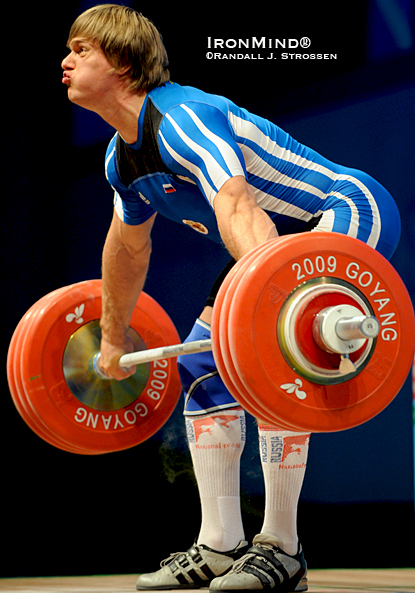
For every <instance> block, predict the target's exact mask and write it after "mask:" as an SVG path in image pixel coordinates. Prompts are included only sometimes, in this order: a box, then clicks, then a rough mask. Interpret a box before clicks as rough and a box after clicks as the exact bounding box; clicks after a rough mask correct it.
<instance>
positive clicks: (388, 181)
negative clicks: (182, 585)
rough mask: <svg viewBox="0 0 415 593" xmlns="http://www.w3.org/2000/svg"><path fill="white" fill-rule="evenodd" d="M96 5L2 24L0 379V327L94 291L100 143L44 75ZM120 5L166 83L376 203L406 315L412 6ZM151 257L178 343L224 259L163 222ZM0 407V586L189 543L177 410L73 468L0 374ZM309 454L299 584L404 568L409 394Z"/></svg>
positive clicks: (145, 560)
mask: <svg viewBox="0 0 415 593" xmlns="http://www.w3.org/2000/svg"><path fill="white" fill-rule="evenodd" d="M93 4H94V2H80V3H78V2H66V3H65V4H57V3H48V2H44V3H39V4H36V3H31V4H26V5H25V6H24V9H23V8H22V7H20V6H18V5H16V7H15V8H14V7H12V8H11V15H12V17H13V18H9V17H8V18H7V19H6V20H7V21H8V22H7V23H4V28H5V39H4V45H3V79H2V80H3V85H2V95H3V97H4V102H3V154H2V171H3V173H2V182H3V183H2V196H3V203H4V205H5V209H4V210H3V232H2V236H3V239H4V245H3V255H2V265H3V274H2V278H3V290H2V293H3V299H2V304H1V308H2V323H3V327H4V332H3V336H4V338H3V346H4V358H3V360H4V361H5V360H6V355H7V348H8V344H9V341H10V339H11V336H12V333H13V330H14V328H15V326H16V325H17V323H18V321H19V320H20V318H21V317H22V316H23V314H24V313H25V312H26V311H27V309H28V308H29V307H30V306H31V305H32V304H33V303H34V302H35V301H37V300H38V299H39V298H40V297H42V296H43V295H44V294H46V293H48V292H50V291H52V290H54V289H56V288H58V287H60V286H65V285H67V284H70V283H73V282H79V281H81V280H86V279H89V278H98V277H100V260H101V250H102V245H103V242H104V239H105V235H106V232H107V229H108V226H109V222H110V219H111V215H112V191H111V188H110V187H109V185H108V184H107V182H106V180H105V177H104V156H105V148H106V143H107V142H108V140H109V139H110V137H111V136H112V134H113V130H111V129H110V128H109V127H108V126H106V125H105V124H104V123H102V122H101V121H100V120H99V118H98V117H96V116H95V115H94V114H91V113H88V112H84V111H82V110H80V109H78V108H76V107H74V106H72V105H71V104H70V103H69V102H68V100H67V98H66V89H65V87H63V86H62V84H61V69H60V62H61V60H62V59H63V57H64V56H65V55H66V48H65V44H66V38H67V33H68V31H69V28H70V25H71V24H72V22H73V20H74V19H75V18H76V16H77V15H78V14H79V13H80V12H82V11H83V10H84V9H86V8H88V7H89V6H92V5H93ZM126 4H129V5H131V6H134V7H135V8H137V9H138V10H140V11H141V12H143V14H145V15H146V16H148V17H149V18H150V19H152V20H153V21H154V22H155V23H156V24H157V26H158V27H159V29H160V31H161V32H162V34H163V38H164V40H165V44H166V47H167V50H168V53H169V58H170V63H171V75H172V79H173V80H174V81H176V82H179V83H181V84H189V85H193V86H199V87H201V88H203V89H204V90H206V91H209V92H214V93H218V94H222V95H225V96H228V97H229V98H230V99H232V100H233V101H235V102H236V103H237V104H239V105H240V106H242V107H246V108H247V109H250V110H252V111H254V112H256V113H258V114H260V115H262V116H264V117H267V118H269V119H271V120H273V121H275V122H276V123H278V124H279V125H280V126H281V127H283V128H284V129H285V130H287V131H288V132H290V133H291V134H292V135H293V136H294V137H295V138H296V139H297V140H299V141H301V142H303V143H305V144H307V145H310V146H312V147H313V148H315V149H317V150H318V151H320V152H321V153H322V154H323V155H324V156H326V157H328V158H329V159H331V160H333V161H336V162H339V163H341V164H344V165H349V166H352V167H357V168H360V169H363V170H365V171H367V172H368V173H370V174H371V175H373V176H374V177H375V178H377V179H378V180H379V181H380V182H381V183H382V184H383V185H385V187H386V188H387V189H388V190H389V191H390V192H391V193H392V195H393V196H394V197H395V199H396V201H397V203H398V206H399V208H400V211H401V214H402V222H403V230H402V239H401V242H400V245H399V248H398V250H397V252H396V254H395V255H394V257H393V259H392V263H393V265H394V266H395V267H396V269H397V270H398V272H399V273H400V275H401V277H402V278H403V280H404V281H405V283H406V285H407V287H408V290H409V292H410V294H411V296H412V298H413V297H414V295H415V281H414V277H413V272H412V270H413V257H414V249H413V244H414V243H413V231H414V229H415V215H414V192H415V181H414V171H415V158H414V140H415V117H414V106H415V27H414V5H413V2H412V1H410V0H371V1H367V2H365V1H363V0H362V1H356V0H352V1H349V2H347V3H342V4H340V5H338V6H334V5H333V4H332V3H328V2H312V3H311V2H297V3H295V5H294V3H291V4H292V10H291V11H290V9H288V8H286V9H285V10H284V11H283V10H282V9H281V7H280V4H282V3H272V4H271V3H266V4H267V5H266V6H263V7H262V6H261V7H259V5H258V8H256V7H254V6H251V7H249V6H248V7H247V8H242V7H241V6H240V5H237V4H235V5H233V6H232V7H229V8H226V9H225V8H224V6H223V3H213V2H210V3H206V4H202V3H200V4H196V5H193V4H186V3H180V6H177V7H175V6H173V3H169V4H168V5H167V7H166V8H161V7H160V5H159V4H158V3H154V2H152V3H150V2H148V1H145V0H144V1H143V2H140V3H138V2H137V3H135V2H133V3H128V2H127V3H126ZM270 7H272V8H270ZM208 36H210V37H212V38H224V39H244V38H246V37H267V38H271V39H274V38H279V39H282V38H299V37H303V36H307V37H309V38H310V39H311V42H312V45H311V48H310V49H309V50H308V51H309V52H314V53H318V52H320V53H336V54H337V56H338V58H337V60H332V61H323V60H321V61H317V60H314V61H311V60H310V61H307V62H305V61H301V62H300V61H282V60H275V61H272V62H266V60H263V61H261V60H256V61H254V60H248V59H244V60H227V61H225V60H220V61H219V60H208V59H207V57H206V52H207V51H208V48H207V37H208ZM247 51H248V53H253V51H251V50H247ZM228 52H229V53H231V52H232V50H228ZM255 53H258V52H255ZM262 53H263V54H265V55H266V54H267V53H268V52H265V51H264V50H262ZM153 243H154V252H153V255H152V263H151V270H150V273H149V277H148V281H147V285H146V291H147V292H148V293H149V294H151V295H152V296H153V297H154V298H155V299H156V300H157V301H158V302H159V303H160V304H161V305H162V306H163V307H164V308H165V309H166V311H167V312H168V313H169V314H170V316H171V317H172V319H173V321H174V323H175V324H176V326H177V329H178V331H179V333H180V336H181V338H182V339H184V338H185V337H186V335H187V333H188V331H189V330H190V328H191V326H192V325H193V321H194V318H195V317H196V316H197V315H198V313H199V312H200V309H201V307H202V306H203V303H204V300H205V296H206V293H207V291H208V290H209V288H210V285H211V283H212V281H213V279H214V278H215V277H216V274H217V272H218V271H219V270H220V269H221V267H222V264H223V263H224V262H225V261H227V255H226V253H224V251H223V250H222V249H221V248H219V247H217V246H215V245H213V244H211V243H210V242H209V241H206V240H204V239H203V238H202V237H201V236H198V235H197V234H196V233H194V232H193V231H191V230H190V229H187V228H181V227H179V226H178V225H175V224H173V223H171V222H169V221H166V220H163V219H161V218H160V219H159V220H158V221H157V222H156V226H155V230H154V241H153ZM184 254H185V255H184ZM2 402H3V410H2V429H1V438H2V443H1V444H2V468H1V485H2V487H1V507H2V513H1V516H2V519H1V521H2V529H1V532H2V536H3V537H2V540H3V542H4V548H5V551H3V553H2V556H1V561H0V571H1V572H0V576H3V577H6V576H21V575H34V576H36V575H70V574H97V573H106V574H108V573H138V572H144V571H149V570H154V569H156V568H158V563H159V561H160V560H162V559H163V558H164V557H166V556H167V555H168V554H169V553H170V552H173V551H180V550H183V549H186V548H187V547H189V545H190V544H191V543H192V542H193V540H194V538H195V537H196V536H197V533H198V529H199V521H200V510H199V501H198V495H197V488H196V485H195V480H194V477H193V473H192V469H191V464H190V461H189V456H188V452H187V447H186V440H185V433H184V426H183V419H182V415H181V403H180V404H179V406H178V407H177V409H176V411H175V412H174V414H173V415H172V417H171V418H170V420H169V421H168V422H167V424H166V425H165V426H164V428H163V429H162V430H161V431H160V432H159V433H157V434H156V435H154V437H152V438H151V439H149V440H148V441H147V442H145V443H143V444H142V445H140V446H138V447H136V448H134V449H131V450H129V451H125V452H122V453H114V454H109V455H104V456H98V457H94V456H91V457H83V456H78V455H74V454H70V453H65V452H62V451H60V450H57V449H54V448H53V447H52V446H50V445H48V444H47V443H45V442H43V441H42V440H41V439H40V438H39V437H37V436H36V435H35V434H34V433H33V432H32V431H31V430H30V429H29V428H28V427H27V426H26V424H25V423H24V422H23V420H22V419H21V418H20V416H19V415H18V413H17V411H16V409H15V407H14V405H13V402H12V400H11V397H10V393H9V389H8V386H7V380H6V375H5V374H4V381H3V398H2ZM248 439H249V443H248V444H247V446H246V448H245V451H244V454H243V466H242V472H241V473H242V500H243V513H244V518H245V525H246V536H247V537H248V538H252V537H253V535H255V533H256V532H257V531H259V529H260V527H261V522H262V508H263V482H262V476H261V471H260V465H259V457H258V453H257V434H256V431H255V427H254V424H253V421H252V420H251V419H250V420H249V422H248ZM311 442H312V445H311V449H310V456H309V464H308V469H307V473H306V480H305V484H304V488H303V492H302V497H301V502H300V509H299V532H300V537H301V540H302V542H303V546H304V548H305V551H306V557H307V560H308V563H309V566H310V567H314V568H316V567H387V566H415V564H414V562H415V554H414V476H413V467H414V464H413V422H412V395H411V383H410V379H409V378H408V380H407V382H406V383H405V385H404V387H403V389H402V390H401V392H400V393H399V395H398V396H397V397H396V398H395V400H394V401H393V402H392V403H391V405H390V406H389V407H388V408H387V409H386V410H385V411H384V412H382V413H381V414H380V415H379V416H377V417H376V418H375V419H373V420H372V421H370V422H368V423H367V424H365V425H364V426H361V427H358V428H355V429H353V430H349V431H346V432H343V433H336V434H330V435H328V434H325V435H321V434H320V435H313V437H312V441H311Z"/></svg>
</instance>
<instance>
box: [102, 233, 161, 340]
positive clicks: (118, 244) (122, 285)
mask: <svg viewBox="0 0 415 593" xmlns="http://www.w3.org/2000/svg"><path fill="white" fill-rule="evenodd" d="M150 253H151V242H150V240H148V241H147V242H145V243H143V244H140V245H139V246H138V247H137V249H132V248H131V247H129V246H128V244H126V243H124V242H123V237H122V235H121V233H120V231H119V228H118V227H117V226H115V227H112V229H111V230H110V232H109V233H108V236H107V239H106V242H105V245H104V250H103V257H102V316H101V329H102V335H103V337H104V338H105V339H106V340H108V341H109V342H111V343H113V344H117V343H120V344H121V342H122V340H123V336H124V335H125V332H126V331H127V329H128V326H129V322H130V319H131V315H132V312H133V310H134V307H135V304H136V302H137V299H138V297H139V295H140V292H141V290H142V289H143V286H144V282H145V279H146V275H147V270H148V265H149V260H150Z"/></svg>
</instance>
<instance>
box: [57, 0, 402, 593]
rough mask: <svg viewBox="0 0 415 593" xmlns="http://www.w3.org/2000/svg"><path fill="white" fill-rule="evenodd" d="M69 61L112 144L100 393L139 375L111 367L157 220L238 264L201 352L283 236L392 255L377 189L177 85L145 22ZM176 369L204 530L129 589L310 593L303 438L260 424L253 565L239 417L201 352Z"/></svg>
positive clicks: (207, 321)
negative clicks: (234, 291) (267, 249)
mask: <svg viewBox="0 0 415 593" xmlns="http://www.w3.org/2000/svg"><path fill="white" fill-rule="evenodd" d="M68 47H69V49H70V53H69V55H68V56H67V57H66V58H65V59H64V60H63V62H62V67H63V70H64V73H63V83H64V84H66V85H67V87H68V97H69V99H70V100H71V101H72V102H73V103H76V104H78V105H80V106H82V107H84V108H86V109H90V110H92V111H95V112H96V113H98V114H99V115H101V116H102V117H103V119H104V120H105V121H106V122H108V123H109V124H110V125H111V126H113V127H114V128H115V129H116V130H117V133H116V134H115V136H114V138H113V139H112V141H111V142H110V144H109V147H108V151H107V157H106V175H107V177H108V180H109V182H110V184H111V185H112V187H113V188H114V190H115V200H114V216H113V220H112V223H111V227H110V229H109V232H108V236H107V239H106V242H105V246H104V250H103V272H102V274H103V295H102V296H103V311H102V317H101V330H102V341H101V360H100V364H101V367H102V368H103V370H104V371H105V373H106V374H107V375H108V376H109V377H113V378H116V379H120V380H121V379H125V378H126V377H128V376H130V375H131V374H132V373H133V372H134V370H135V369H134V367H132V368H130V369H124V368H121V367H120V366H119V364H118V362H119V359H120V357H121V355H123V354H125V353H126V352H131V351H132V350H133V344H132V342H131V339H130V338H129V337H128V336H127V334H126V331H127V328H128V326H129V323H130V317H131V314H132V311H133V309H134V306H135V303H136V301H137V298H138V296H139V295H140V293H141V291H142V289H143V286H144V283H145V279H146V273H147V269H148V265H149V258H150V252H151V239H150V233H151V228H152V225H153V222H154V218H155V216H156V213H157V212H159V213H160V214H162V215H164V216H166V217H167V218H170V219H172V220H174V221H176V222H179V223H183V224H186V225H189V226H191V227H192V228H193V229H194V230H195V231H197V232H200V233H202V234H204V235H206V237H207V238H208V239H211V240H213V241H215V242H220V243H224V245H225V246H226V248H227V249H228V251H229V253H230V255H231V256H232V258H233V260H232V262H231V263H230V264H229V266H228V268H227V269H225V270H224V271H223V273H222V274H221V275H220V276H219V278H218V281H217V282H216V283H215V285H214V287H213V289H212V292H211V294H210V295H209V298H208V300H207V302H206V307H205V309H204V310H203V312H202V313H201V315H200V318H199V319H198V320H197V321H196V323H195V325H194V327H193V329H192V331H191V333H190V336H189V337H188V340H199V339H208V338H209V337H210V326H211V321H212V307H213V305H214V302H215V297H216V294H217V291H218V289H219V287H220V285H221V283H222V281H223V280H224V278H225V277H226V275H227V274H228V272H229V270H230V269H231V268H232V265H233V263H234V261H239V260H241V258H242V257H243V256H245V255H247V254H249V253H250V252H251V251H252V250H253V249H255V248H258V247H259V246H260V245H262V244H264V243H267V242H269V241H270V240H272V239H274V238H276V237H277V236H278V235H291V234H294V233H304V232H312V233H318V232H319V231H329V232H333V233H342V234H345V235H349V236H352V237H355V238H357V239H360V240H361V241H363V242H365V243H367V244H368V245H369V246H370V247H371V248H373V249H375V250H377V251H379V252H380V253H381V254H382V255H384V256H385V257H386V258H390V257H391V255H392V254H393V252H394V250H395V248H396V246H397V244H398V241H399V236H400V219H399V214H398V210H397V207H396V205H395V203H394V201H393V199H392V198H391V196H390V195H389V193H388V192H387V191H386V190H385V189H384V188H383V187H382V186H381V185H379V184H378V183H377V182H376V181H375V180H373V179H372V178H371V177H369V176H368V175H366V174H365V173H362V172H360V171H357V170H352V169H348V168H346V167H343V166H339V165H336V164H334V163H332V162H330V161H328V160H326V159H325V158H323V157H322V156H320V155H319V154H317V153H316V152H314V151H313V150H311V149H309V148H307V147H305V146H303V145H301V144H299V143H298V142H296V141H295V140H294V139H292V138H291V137H290V136H289V135H288V134H286V133H285V132H284V131H283V130H281V129H280V128H279V127H277V126H276V125H275V124H273V123H270V122H269V121H265V120H263V119H261V118H260V117H257V116H255V115H253V114H251V113H248V112H247V111H245V110H243V109H241V108H239V107H237V106H236V105H234V104H233V103H232V102H231V101H229V100H227V99H225V98H223V97H218V96H213V95H209V94H206V93H204V92H202V91H201V90H198V89H194V88H189V87H181V86H180V85H178V84H176V83H171V82H170V77H169V71H168V61H167V54H166V51H165V49H164V46H163V43H162V40H161V38H160V35H159V33H158V31H157V30H156V28H155V27H154V26H153V25H152V24H151V23H150V22H149V21H148V20H147V19H146V18H145V17H143V16H142V15H140V14H138V13H137V12H135V11H134V10H132V9H130V8H127V7H123V6H118V5H102V6H97V7H94V8H92V9H89V10H87V11H86V12H85V13H83V14H81V15H80V16H79V17H78V19H77V20H76V21H75V23H74V25H73V26H72V28H71V31H70V34H69V39H68ZM184 263H185V259H184ZM178 364H179V371H180V375H181V380H182V384H183V389H184V392H185V397H186V402H185V410H184V414H185V419H186V430H187V435H188V439H189V447H190V451H191V455H192V460H193V465H194V469H195V474H196V478H197V483H198V487H199V493H200V498H201V505H202V525H201V529H200V532H199V536H198V539H197V542H196V543H195V544H194V545H193V546H192V547H191V548H190V549H189V550H188V551H187V552H185V553H182V554H181V553H180V554H175V555H173V556H172V557H171V558H169V559H168V560H166V561H164V562H163V563H162V568H161V569H160V570H159V571H157V572H155V573H149V574H145V575H141V576H140V577H139V578H138V581H137V588H138V589H180V588H197V587H202V586H207V585H209V584H210V588H211V590H215V591H216V590H219V591H237V590H247V589H248V590H253V589H255V590H262V589H265V588H273V589H274V590H275V591H305V590H307V579H306V564H305V560H304V555H303V552H302V549H301V546H300V545H299V543H298V538H297V527H296V513H297V503H298V498H299V495H300V490H301V487H302V483H303V478H304V472H305V467H306V461H307V452H308V444H309V433H308V432H307V431H305V432H298V431H291V430H281V429H280V428H279V427H278V426H271V425H270V424H269V422H267V421H266V420H265V421H264V419H262V418H261V417H260V415H258V414H256V415H257V416H259V418H258V420H259V427H258V430H259V442H260V458H261V464H262V468H263V473H264V480H265V491H266V496H265V516H264V523H263V527H262V530H261V533H260V534H258V535H257V536H256V537H255V539H254V542H253V544H254V545H253V547H252V548H250V549H249V550H248V548H247V542H246V541H245V534H244V529H243V524H242V519H241V512H240V501H239V463H240V457H241V453H242V451H243V448H244V442H245V412H244V410H243V409H242V408H241V406H240V405H239V404H238V403H237V402H236V401H235V399H234V398H233V396H232V395H231V394H230V393H229V391H228V389H227V388H226V387H225V385H224V383H223V381H222V378H221V377H219V376H218V374H217V369H216V364H215V360H214V358H213V355H212V354H211V353H210V352H203V353H200V354H194V355H192V356H186V357H184V356H183V357H180V358H179V360H178ZM298 385H299V384H298ZM294 387H296V385H294V386H293V388H294ZM287 428H290V427H289V426H288V427H287ZM225 573H226V574H225ZM221 575H224V576H221Z"/></svg>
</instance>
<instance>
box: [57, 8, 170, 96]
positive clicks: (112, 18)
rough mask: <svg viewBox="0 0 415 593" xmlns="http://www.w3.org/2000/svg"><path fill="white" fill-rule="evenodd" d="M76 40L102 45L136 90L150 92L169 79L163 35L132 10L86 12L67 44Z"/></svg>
mask: <svg viewBox="0 0 415 593" xmlns="http://www.w3.org/2000/svg"><path fill="white" fill-rule="evenodd" d="M75 37H85V38H87V39H91V40H93V41H95V42H97V43H99V45H100V47H101V49H102V51H103V52H104V54H105V56H106V58H107V60H108V61H109V63H110V64H111V65H112V66H113V68H114V70H115V71H117V72H119V73H120V76H122V77H124V78H125V80H126V83H127V85H128V87H129V88H130V89H131V90H133V91H145V92H148V91H150V90H151V89H153V88H155V87H157V86H160V85H161V84H163V83H165V82H168V80H169V79H170V73H169V70H168V65H169V63H168V58H167V52H166V50H165V47H164V45H163V41H162V38H161V35H160V33H159V32H158V30H157V29H156V27H155V26H154V25H153V23H152V22H151V21H149V20H148V19H147V18H146V17H144V16H143V15H142V14H140V13H138V12H137V11H135V10H134V9H132V8H129V7H127V6H119V5H118V4H100V5H98V6H94V7H93V8H90V9H88V10H86V11H85V12H83V13H82V14H81V15H79V17H78V18H77V19H76V21H75V22H74V24H73V25H72V27H71V30H70V32H69V37H68V45H69V44H70V42H71V40H72V39H74V38H75Z"/></svg>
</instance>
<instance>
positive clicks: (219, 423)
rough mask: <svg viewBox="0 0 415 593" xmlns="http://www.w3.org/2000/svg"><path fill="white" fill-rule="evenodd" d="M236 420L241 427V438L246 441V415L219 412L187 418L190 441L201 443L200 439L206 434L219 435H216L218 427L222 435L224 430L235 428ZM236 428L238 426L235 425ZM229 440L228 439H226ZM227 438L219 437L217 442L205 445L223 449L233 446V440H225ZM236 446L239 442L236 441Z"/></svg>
mask: <svg viewBox="0 0 415 593" xmlns="http://www.w3.org/2000/svg"><path fill="white" fill-rule="evenodd" d="M234 422H238V428H240V439H241V440H242V441H245V439H246V427H245V416H244V415H242V416H238V415H237V414H218V415H215V416H206V417H204V418H198V419H197V420H192V419H191V418H186V431H187V436H188V439H189V443H199V441H200V439H202V437H203V436H204V435H208V436H210V437H212V436H214V437H215V436H219V435H215V432H216V430H215V429H217V428H219V431H220V436H222V435H223V431H224V430H227V429H228V430H231V429H234V426H233V425H232V424H233V423H234ZM235 428H236V427H235ZM226 440H227V439H226ZM224 441H225V439H223V438H219V439H218V440H217V442H215V443H211V444H209V443H207V442H206V443H205V445H204V447H206V448H212V449H221V448H223V447H226V446H231V444H232V443H231V441H232V439H231V440H230V441H229V442H224ZM234 446H237V447H240V444H239V443H235V444H234Z"/></svg>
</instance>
